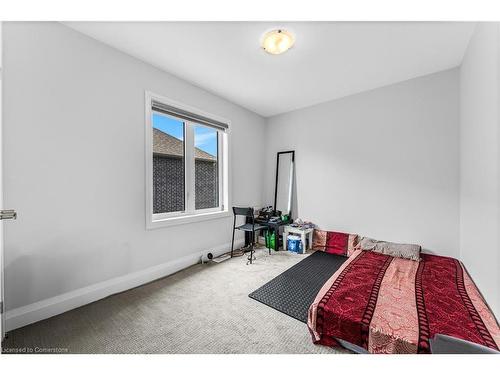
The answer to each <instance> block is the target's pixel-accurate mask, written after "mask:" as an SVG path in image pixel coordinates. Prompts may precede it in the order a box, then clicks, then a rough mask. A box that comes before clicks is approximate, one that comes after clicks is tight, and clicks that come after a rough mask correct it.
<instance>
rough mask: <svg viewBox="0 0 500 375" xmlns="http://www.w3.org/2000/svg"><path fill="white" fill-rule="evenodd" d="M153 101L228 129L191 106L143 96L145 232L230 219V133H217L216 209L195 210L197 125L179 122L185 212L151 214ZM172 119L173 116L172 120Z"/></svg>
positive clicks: (152, 94) (146, 95)
mask: <svg viewBox="0 0 500 375" xmlns="http://www.w3.org/2000/svg"><path fill="white" fill-rule="evenodd" d="M153 100H155V101H158V102H161V103H164V104H167V105H169V106H172V107H175V108H178V109H180V110H184V111H188V112H191V113H195V114H197V115H200V116H203V117H206V118H209V119H212V120H215V121H219V122H222V123H225V124H227V125H228V126H229V128H230V126H231V123H230V121H229V120H227V119H224V118H221V117H220V116H216V115H213V114H211V113H208V112H206V111H203V110H200V109H198V108H194V107H192V106H189V105H186V104H183V103H179V102H177V101H174V100H172V99H169V98H166V97H163V96H160V95H157V94H154V93H152V92H149V91H146V92H145V114H146V118H145V125H146V126H145V146H146V147H145V163H146V194H145V195H146V228H147V229H155V228H161V227H166V226H171V225H179V224H186V223H193V222H198V221H204V220H213V219H218V218H223V217H228V216H230V213H229V202H230V201H229V197H230V189H229V178H228V177H229V173H228V172H229V147H228V143H229V129H227V130H226V131H220V130H218V131H217V137H218V147H217V166H218V173H219V176H218V178H219V181H218V183H219V206H218V207H213V208H205V209H199V210H196V209H195V186H194V183H195V178H196V176H195V158H194V148H195V147H194V125H201V126H204V125H203V124H196V122H191V121H186V120H183V119H179V121H182V122H183V123H184V124H185V127H184V150H185V151H184V165H185V167H184V168H185V171H184V179H185V180H184V193H185V197H184V203H185V205H184V211H179V212H165V213H158V214H154V213H153V121H152V119H153V113H159V114H161V115H163V116H165V114H162V113H160V112H156V111H154V110H153V109H152V102H153ZM171 117H174V118H175V116H171Z"/></svg>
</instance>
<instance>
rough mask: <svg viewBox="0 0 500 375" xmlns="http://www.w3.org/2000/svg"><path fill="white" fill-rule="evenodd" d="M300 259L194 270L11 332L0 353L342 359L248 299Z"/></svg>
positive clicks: (262, 258) (263, 255) (237, 261)
mask: <svg viewBox="0 0 500 375" xmlns="http://www.w3.org/2000/svg"><path fill="white" fill-rule="evenodd" d="M305 256H306V255H298V254H292V253H288V252H284V251H282V252H277V253H273V254H271V255H268V254H267V252H266V251H265V250H258V252H257V260H256V261H255V262H254V264H252V265H248V266H247V265H246V264H245V263H246V259H245V257H239V258H233V259H230V260H227V261H225V262H222V263H220V264H215V263H210V264H197V265H195V266H192V267H190V268H188V269H186V270H183V271H181V272H179V273H176V274H174V275H171V276H168V277H165V278H163V279H160V280H157V281H154V282H152V283H149V284H147V285H143V286H141V287H138V288H135V289H132V290H129V291H126V292H123V293H120V294H116V295H113V296H110V297H108V298H105V299H103V300H100V301H96V302H94V303H91V304H89V305H86V306H83V307H80V308H78V309H75V310H72V311H68V312H66V313H64V314H61V315H58V316H55V317H52V318H50V319H47V320H44V321H41V322H37V323H35V324H32V325H29V326H26V327H23V328H19V329H17V330H14V331H11V332H9V333H8V337H7V339H6V341H5V342H4V345H5V347H6V348H7V350H10V351H12V349H13V348H18V349H23V348H29V349H31V350H34V351H37V349H36V348H42V350H44V351H50V350H55V351H59V352H69V353H292V354H295V353H347V351H345V350H335V349H330V348H326V347H322V346H316V345H314V344H313V343H312V341H311V337H310V334H309V332H308V329H307V326H306V325H305V324H304V323H301V322H299V321H297V320H295V319H293V318H291V317H289V316H287V315H284V314H282V313H280V312H278V311H276V310H274V309H272V308H270V307H268V306H265V305H263V304H261V303H259V302H257V301H255V300H253V299H251V298H249V297H248V294H249V293H250V292H252V291H253V290H255V289H257V288H258V287H260V286H261V285H263V284H265V283H266V282H268V281H269V280H271V279H272V278H274V277H275V276H277V275H279V274H280V273H281V272H283V271H284V270H286V269H287V268H289V267H291V266H292V265H294V264H296V263H297V262H299V261H300V260H302V259H304V257H305ZM38 350H40V349H38Z"/></svg>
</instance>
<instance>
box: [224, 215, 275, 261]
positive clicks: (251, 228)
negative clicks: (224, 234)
mask: <svg viewBox="0 0 500 375" xmlns="http://www.w3.org/2000/svg"><path fill="white" fill-rule="evenodd" d="M233 214H234V221H233V239H232V240H231V258H232V257H233V251H234V232H235V230H236V229H238V230H242V231H244V232H249V233H250V239H251V240H250V241H251V243H250V248H249V249H247V250H245V251H244V252H245V253H246V252H250V255H249V256H248V261H247V264H248V263H250V264H252V260H254V259H256V258H255V256H254V252H255V248H254V246H255V232H256V231H259V230H262V229H267V227H266V226H265V225H261V224H255V217H254V215H253V208H252V207H233ZM236 216H245V221H246V222H245V224H243V225H240V226H238V227H237V226H236Z"/></svg>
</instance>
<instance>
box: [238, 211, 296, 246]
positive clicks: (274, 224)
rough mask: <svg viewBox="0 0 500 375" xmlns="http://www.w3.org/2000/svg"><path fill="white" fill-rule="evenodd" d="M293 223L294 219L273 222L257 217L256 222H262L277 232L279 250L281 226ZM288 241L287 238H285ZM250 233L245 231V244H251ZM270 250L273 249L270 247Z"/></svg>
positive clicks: (261, 223)
mask: <svg viewBox="0 0 500 375" xmlns="http://www.w3.org/2000/svg"><path fill="white" fill-rule="evenodd" d="M291 223H292V220H286V221H282V220H280V221H277V222H273V221H269V220H263V219H259V218H255V224H260V225H265V226H266V227H267V228H268V230H270V231H272V232H274V233H275V235H276V250H279V248H280V247H281V245H282V244H281V242H282V241H281V240H280V236H279V230H280V227H282V226H285V225H288V224H291ZM284 240H285V241H286V239H284ZM250 241H251V239H250V233H248V232H247V233H245V246H247V245H249V244H250ZM269 251H271V249H269Z"/></svg>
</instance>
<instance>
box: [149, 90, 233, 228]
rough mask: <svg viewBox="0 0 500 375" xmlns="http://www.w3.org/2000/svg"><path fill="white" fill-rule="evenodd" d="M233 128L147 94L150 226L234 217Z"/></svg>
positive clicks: (216, 119)
mask: <svg viewBox="0 0 500 375" xmlns="http://www.w3.org/2000/svg"><path fill="white" fill-rule="evenodd" d="M228 124H229V122H228V121H227V120H223V119H220V118H216V117H215V116H213V115H210V114H207V113H204V112H201V111H199V110H196V109H193V108H190V107H187V106H185V105H182V104H179V103H174V102H172V101H171V100H168V99H165V98H161V97H158V96H156V95H153V94H151V93H146V170H147V176H146V178H147V181H146V188H147V192H146V207H147V210H146V211H147V212H146V215H147V226H148V227H149V228H155V227H158V226H164V225H171V224H179V223H184V222H190V221H199V220H206V219H210V218H217V217H220V216H227V215H228V211H227V207H228V204H227V202H228V178H227V170H228V168H227V137H228V134H227V130H228V127H229V125H228Z"/></svg>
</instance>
